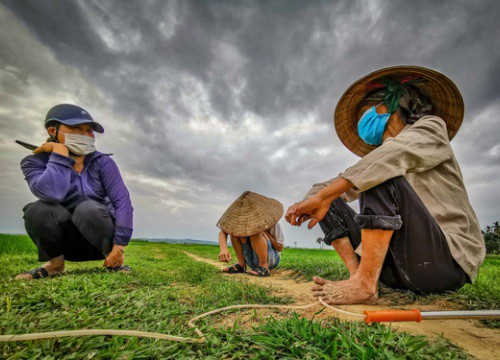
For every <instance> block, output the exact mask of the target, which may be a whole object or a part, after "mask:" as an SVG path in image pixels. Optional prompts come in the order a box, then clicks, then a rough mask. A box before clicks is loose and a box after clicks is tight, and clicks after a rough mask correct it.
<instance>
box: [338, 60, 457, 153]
mask: <svg viewBox="0 0 500 360" xmlns="http://www.w3.org/2000/svg"><path fill="white" fill-rule="evenodd" d="M387 77H389V78H393V79H395V80H402V79H405V78H409V77H410V78H415V79H420V80H421V81H419V82H418V87H419V88H420V89H421V90H422V91H423V92H424V93H425V94H426V95H427V96H428V97H429V99H430V100H431V102H432V105H433V109H432V114H433V115H437V116H439V117H440V118H441V119H443V120H444V121H445V123H446V126H447V128H448V136H449V138H450V140H451V139H453V137H454V136H455V135H456V133H457V131H458V129H459V128H460V125H462V120H463V117H464V102H463V99H462V95H461V94H460V91H459V90H458V88H457V86H456V85H455V84H454V83H453V82H452V81H451V80H450V79H449V78H447V77H446V76H444V75H443V74H441V73H439V72H437V71H434V70H431V69H427V68H423V67H419V66H394V67H388V68H384V69H380V70H377V71H375V72H372V73H370V74H368V75H366V76H365V77H363V78H361V79H359V80H358V81H356V82H355V83H354V84H352V85H351V86H350V87H349V88H348V89H347V90H346V91H345V92H344V94H343V95H342V97H341V98H340V100H339V102H338V104H337V107H336V109H335V117H334V119H335V130H336V131H337V135H338V136H339V138H340V141H342V143H343V144H344V145H345V146H346V147H347V148H348V149H349V150H351V151H352V152H353V153H355V154H356V155H358V156H364V155H366V154H368V153H369V152H370V151H372V150H373V149H375V148H376V146H371V145H368V144H366V143H365V142H364V141H363V140H362V139H361V138H360V137H359V135H358V121H359V118H358V117H357V116H358V114H357V112H358V109H359V106H360V104H361V102H362V101H363V100H364V98H365V96H366V95H367V92H368V88H369V85H371V84H372V83H376V82H377V81H378V80H379V79H381V78H387Z"/></svg>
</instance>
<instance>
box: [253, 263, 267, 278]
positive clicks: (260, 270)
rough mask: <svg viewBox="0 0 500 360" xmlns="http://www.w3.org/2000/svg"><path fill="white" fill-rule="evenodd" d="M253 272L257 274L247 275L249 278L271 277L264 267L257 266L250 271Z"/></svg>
mask: <svg viewBox="0 0 500 360" xmlns="http://www.w3.org/2000/svg"><path fill="white" fill-rule="evenodd" d="M252 270H253V271H255V272H257V275H255V274H251V273H249V275H251V276H259V277H267V276H271V274H270V273H269V269H268V268H265V267H264V266H260V265H259V266H257V267H256V268H255V269H252Z"/></svg>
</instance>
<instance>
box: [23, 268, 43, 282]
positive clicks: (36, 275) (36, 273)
mask: <svg viewBox="0 0 500 360" xmlns="http://www.w3.org/2000/svg"><path fill="white" fill-rule="evenodd" d="M23 274H30V275H31V276H33V277H32V279H43V278H46V277H49V273H48V272H47V270H45V268H43V267H41V266H40V267H39V268H36V269H33V270H30V271H26V272H24V273H23Z"/></svg>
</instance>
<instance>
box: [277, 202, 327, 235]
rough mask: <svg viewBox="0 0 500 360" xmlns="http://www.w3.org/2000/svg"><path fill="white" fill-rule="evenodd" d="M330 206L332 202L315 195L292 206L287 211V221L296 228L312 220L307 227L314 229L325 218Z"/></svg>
mask: <svg viewBox="0 0 500 360" xmlns="http://www.w3.org/2000/svg"><path fill="white" fill-rule="evenodd" d="M330 204H331V202H329V201H327V200H324V199H322V198H321V197H320V196H318V195H314V196H312V197H310V198H309V199H307V200H304V201H300V202H297V203H295V204H293V205H292V206H290V207H289V208H288V210H287V211H286V214H285V219H286V221H288V222H289V223H290V224H291V225H294V226H300V225H302V223H303V222H305V221H307V220H310V219H312V220H311V221H309V224H308V225H307V227H308V228H309V229H312V228H313V227H314V226H315V225H316V224H317V223H319V222H320V221H321V220H322V219H323V218H324V217H325V215H326V213H327V212H328V209H329V208H330Z"/></svg>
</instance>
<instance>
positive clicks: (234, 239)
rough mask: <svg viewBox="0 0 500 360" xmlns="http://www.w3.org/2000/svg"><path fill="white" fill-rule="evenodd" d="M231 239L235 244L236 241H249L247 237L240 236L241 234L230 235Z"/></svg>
mask: <svg viewBox="0 0 500 360" xmlns="http://www.w3.org/2000/svg"><path fill="white" fill-rule="evenodd" d="M229 239H231V244H233V245H234V244H235V243H241V244H244V243H246V242H247V239H246V238H245V237H240V236H234V235H229Z"/></svg>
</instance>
